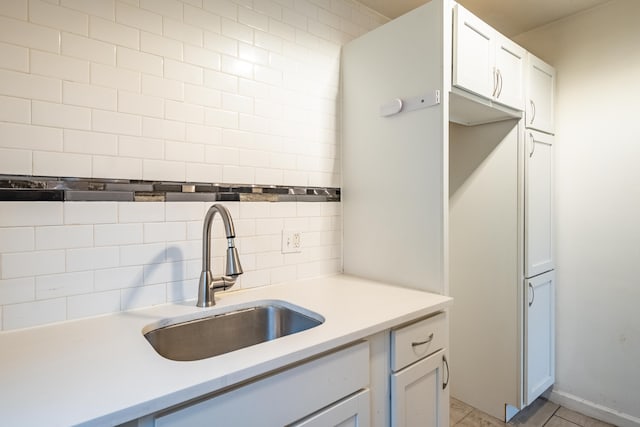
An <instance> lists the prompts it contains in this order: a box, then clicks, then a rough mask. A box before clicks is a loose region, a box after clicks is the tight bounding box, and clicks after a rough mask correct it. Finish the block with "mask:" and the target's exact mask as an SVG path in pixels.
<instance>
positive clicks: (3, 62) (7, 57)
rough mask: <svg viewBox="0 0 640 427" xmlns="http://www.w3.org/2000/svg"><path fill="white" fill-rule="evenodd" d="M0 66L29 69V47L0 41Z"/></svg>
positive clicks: (18, 69) (20, 69)
mask: <svg viewBox="0 0 640 427" xmlns="http://www.w3.org/2000/svg"><path fill="white" fill-rule="evenodd" d="M0 68H5V69H9V70H15V71H24V72H28V71H29V49H27V48H26V47H20V46H14V45H11V44H6V43H1V42H0Z"/></svg>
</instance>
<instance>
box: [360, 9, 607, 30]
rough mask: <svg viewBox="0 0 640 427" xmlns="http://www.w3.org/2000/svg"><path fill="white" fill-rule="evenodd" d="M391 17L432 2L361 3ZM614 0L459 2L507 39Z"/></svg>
mask: <svg viewBox="0 0 640 427" xmlns="http://www.w3.org/2000/svg"><path fill="white" fill-rule="evenodd" d="M359 1H360V3H362V4H364V5H366V6H368V7H370V8H371V9H373V10H375V11H377V12H378V13H381V14H382V15H384V16H387V17H389V18H392V19H393V18H396V17H398V16H400V15H403V14H404V13H406V12H408V11H410V10H412V9H415V8H416V7H418V6H421V5H423V4H425V3H428V0H359ZM608 1H610V0H458V3H460V4H461V5H463V6H464V7H466V8H467V9H469V10H470V11H471V12H473V13H474V14H475V15H477V16H479V17H480V18H482V20H484V21H485V22H487V23H488V24H489V25H491V26H492V27H494V28H495V29H497V30H498V31H500V32H501V33H503V34H504V35H506V36H509V37H513V36H515V35H518V34H521V33H524V32H526V31H529V30H532V29H534V28H537V27H540V26H542V25H545V24H548V23H550V22H553V21H557V20H558V19H562V18H564V17H566V16H569V15H573V14H574V13H578V12H581V11H583V10H587V9H590V8H592V7H594V6H597V5H599V4H602V3H606V2H608Z"/></svg>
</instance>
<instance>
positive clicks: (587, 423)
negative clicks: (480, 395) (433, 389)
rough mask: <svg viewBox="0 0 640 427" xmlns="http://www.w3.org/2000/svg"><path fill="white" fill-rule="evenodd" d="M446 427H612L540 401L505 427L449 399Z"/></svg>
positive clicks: (505, 424)
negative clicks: (447, 423)
mask: <svg viewBox="0 0 640 427" xmlns="http://www.w3.org/2000/svg"><path fill="white" fill-rule="evenodd" d="M449 425H450V426H451V427H454V426H455V427H509V426H514V427H543V426H544V427H613V426H612V425H611V424H607V423H604V422H602V421H598V420H595V419H593V418H590V417H587V416H586V415H582V414H579V413H578V412H574V411H571V410H569V409H567V408H564V407H562V406H559V405H556V404H555V403H552V402H549V401H548V400H546V399H544V398H539V399H537V400H536V401H535V402H533V403H532V404H531V405H529V407H527V408H525V409H524V410H522V411H520V413H519V414H518V415H516V416H515V417H513V419H512V420H511V421H510V422H508V423H505V422H503V421H501V420H499V419H497V418H494V417H492V416H491V415H488V414H485V413H484V412H482V411H480V410H478V409H475V408H473V407H471V406H469V405H467V404H466V403H464V402H461V401H460V400H457V399H454V398H451V406H450V410H449Z"/></svg>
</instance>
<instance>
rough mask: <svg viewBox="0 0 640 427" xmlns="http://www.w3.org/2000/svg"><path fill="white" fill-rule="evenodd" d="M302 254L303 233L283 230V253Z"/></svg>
mask: <svg viewBox="0 0 640 427" xmlns="http://www.w3.org/2000/svg"><path fill="white" fill-rule="evenodd" d="M295 252H302V233H300V232H299V231H289V230H282V253H283V254H290V253H295Z"/></svg>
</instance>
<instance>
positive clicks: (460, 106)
mask: <svg viewBox="0 0 640 427" xmlns="http://www.w3.org/2000/svg"><path fill="white" fill-rule="evenodd" d="M521 118H522V111H518V110H514V109H513V108H509V107H505V106H504V105H501V104H498V103H496V102H493V101H490V100H488V99H486V98H483V97H480V96H478V95H474V94H472V93H470V92H467V91H465V90H462V89H458V88H456V87H454V88H451V92H449V121H450V122H453V123H458V124H460V125H464V126H475V125H480V124H485V123H493V122H500V121H503V120H513V119H518V120H519V119H521Z"/></svg>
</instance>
